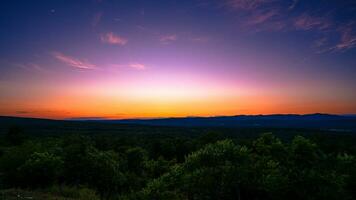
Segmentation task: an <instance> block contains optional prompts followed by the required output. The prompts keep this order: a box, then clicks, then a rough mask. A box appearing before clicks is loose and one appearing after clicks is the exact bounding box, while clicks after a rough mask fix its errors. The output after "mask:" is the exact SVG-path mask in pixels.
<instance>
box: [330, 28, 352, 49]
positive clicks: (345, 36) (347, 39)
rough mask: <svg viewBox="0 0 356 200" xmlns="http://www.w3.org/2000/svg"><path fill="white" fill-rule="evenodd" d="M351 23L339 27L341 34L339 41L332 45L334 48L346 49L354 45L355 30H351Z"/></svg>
mask: <svg viewBox="0 0 356 200" xmlns="http://www.w3.org/2000/svg"><path fill="white" fill-rule="evenodd" d="M353 25H354V24H351V25H348V26H346V27H342V28H340V29H339V32H340V34H341V36H340V42H339V43H338V44H337V45H336V46H335V47H334V49H335V50H347V49H350V48H353V47H356V31H354V30H353V28H352V27H353Z"/></svg>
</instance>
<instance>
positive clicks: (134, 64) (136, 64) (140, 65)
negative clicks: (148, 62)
mask: <svg viewBox="0 0 356 200" xmlns="http://www.w3.org/2000/svg"><path fill="white" fill-rule="evenodd" d="M129 67H131V68H133V69H137V70H145V69H146V66H145V65H143V64H140V63H131V64H130V65H129Z"/></svg>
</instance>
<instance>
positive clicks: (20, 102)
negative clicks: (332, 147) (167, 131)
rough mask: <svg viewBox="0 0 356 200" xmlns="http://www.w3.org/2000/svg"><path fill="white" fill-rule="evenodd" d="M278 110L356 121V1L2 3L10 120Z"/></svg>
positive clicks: (0, 41)
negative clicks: (353, 116)
mask: <svg viewBox="0 0 356 200" xmlns="http://www.w3.org/2000/svg"><path fill="white" fill-rule="evenodd" d="M274 113H281V114H285V113H295V114H305V113H332V114H350V113H356V1H354V0H342V1H340V0H313V1H311V0H154V1H153V0H152V1H151V0H1V2H0V115H6V116H23V117H42V118H53V119H66V118H79V117H94V118H152V117H185V116H222V115H240V114H274Z"/></svg>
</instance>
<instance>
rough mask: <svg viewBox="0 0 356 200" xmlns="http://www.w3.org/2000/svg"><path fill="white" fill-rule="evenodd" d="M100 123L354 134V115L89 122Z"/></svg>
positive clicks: (355, 123)
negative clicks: (351, 132)
mask: <svg viewBox="0 0 356 200" xmlns="http://www.w3.org/2000/svg"><path fill="white" fill-rule="evenodd" d="M91 121H96V122H104V123H119V124H140V125H153V126H184V127H190V126H191V127H275V128H315V129H335V130H339V131H355V130H356V116H346V115H331V114H322V113H315V114H305V115H298V114H272V115H236V116H217V117H181V118H161V119H121V120H91Z"/></svg>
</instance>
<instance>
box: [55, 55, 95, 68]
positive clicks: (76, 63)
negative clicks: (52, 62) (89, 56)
mask: <svg viewBox="0 0 356 200" xmlns="http://www.w3.org/2000/svg"><path fill="white" fill-rule="evenodd" d="M52 55H53V57H54V58H56V59H57V60H59V61H60V62H62V63H64V64H66V65H68V66H71V67H75V68H80V69H94V68H96V66H95V65H94V64H92V63H89V62H88V61H86V60H79V59H76V58H73V57H70V56H67V55H64V54H63V53H60V52H53V53H52Z"/></svg>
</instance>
